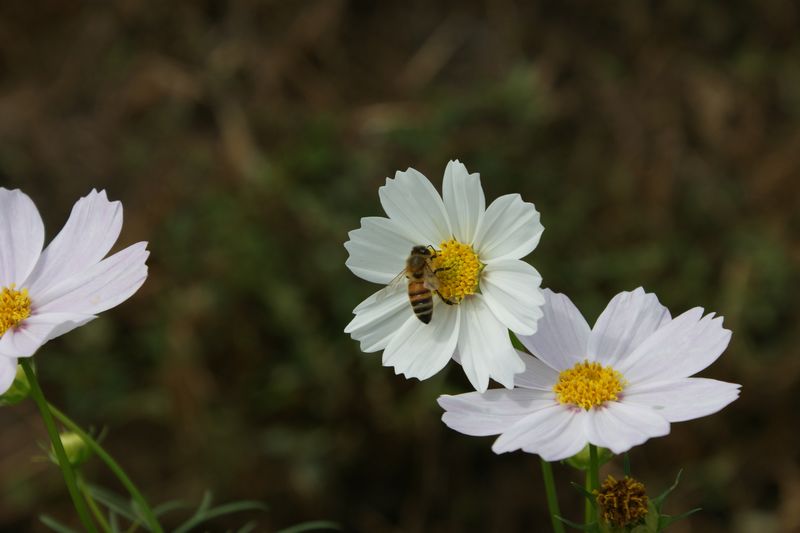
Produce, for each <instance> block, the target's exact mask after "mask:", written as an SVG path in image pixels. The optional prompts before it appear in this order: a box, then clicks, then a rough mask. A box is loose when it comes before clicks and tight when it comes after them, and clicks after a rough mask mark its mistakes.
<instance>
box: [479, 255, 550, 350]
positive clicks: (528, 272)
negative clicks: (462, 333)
mask: <svg viewBox="0 0 800 533" xmlns="http://www.w3.org/2000/svg"><path fill="white" fill-rule="evenodd" d="M541 284H542V276H540V275H539V273H538V272H537V271H536V269H535V268H533V267H532V266H531V265H529V264H528V263H526V262H524V261H520V260H519V259H504V260H499V261H493V262H491V263H489V264H488V265H486V268H485V269H484V270H483V273H482V274H481V294H483V297H484V300H485V301H486V305H488V306H489V309H491V310H492V313H494V316H496V317H497V318H498V320H500V322H502V323H503V325H504V326H505V327H507V328H508V329H510V330H511V331H513V332H514V333H518V334H520V335H532V334H533V333H535V332H536V323H537V322H538V320H539V319H540V318H541V317H542V306H543V305H544V302H545V300H544V295H543V294H542V291H541V290H540V289H539V286H540V285H541Z"/></svg>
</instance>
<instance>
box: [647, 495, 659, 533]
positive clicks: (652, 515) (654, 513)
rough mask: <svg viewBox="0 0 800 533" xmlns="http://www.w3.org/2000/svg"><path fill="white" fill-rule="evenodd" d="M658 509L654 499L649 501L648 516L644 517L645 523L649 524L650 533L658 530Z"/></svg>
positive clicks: (655, 532)
mask: <svg viewBox="0 0 800 533" xmlns="http://www.w3.org/2000/svg"><path fill="white" fill-rule="evenodd" d="M658 519H659V516H658V509H656V506H655V504H654V503H653V500H650V501H649V502H647V516H646V517H645V519H644V524H645V526H647V531H648V533H657V532H658Z"/></svg>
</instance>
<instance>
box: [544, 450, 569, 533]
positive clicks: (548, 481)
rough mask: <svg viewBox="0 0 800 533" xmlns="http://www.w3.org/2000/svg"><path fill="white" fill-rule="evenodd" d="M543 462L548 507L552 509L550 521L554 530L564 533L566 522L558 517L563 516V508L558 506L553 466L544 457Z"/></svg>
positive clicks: (557, 532) (556, 532)
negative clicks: (563, 522) (562, 521)
mask: <svg viewBox="0 0 800 533" xmlns="http://www.w3.org/2000/svg"><path fill="white" fill-rule="evenodd" d="M541 462H542V477H543V478H544V490H545V494H546V495H547V509H548V510H549V511H550V521H551V522H552V523H553V531H554V532H555V533H564V524H562V523H561V520H559V519H558V517H559V516H561V510H559V508H558V495H557V494H556V483H555V481H554V480H553V467H551V466H550V463H548V462H547V461H545V460H544V459H542V460H541Z"/></svg>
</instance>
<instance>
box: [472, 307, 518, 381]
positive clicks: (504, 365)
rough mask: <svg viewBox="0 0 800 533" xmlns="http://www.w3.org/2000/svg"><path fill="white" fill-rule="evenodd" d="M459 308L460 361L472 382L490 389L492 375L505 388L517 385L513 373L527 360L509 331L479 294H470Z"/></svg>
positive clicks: (516, 372)
mask: <svg viewBox="0 0 800 533" xmlns="http://www.w3.org/2000/svg"><path fill="white" fill-rule="evenodd" d="M457 307H459V308H460V309H461V328H460V332H459V339H458V355H459V362H460V363H461V366H463V367H464V372H465V373H466V375H467V378H468V379H469V382H470V383H471V384H472V386H473V387H475V390H477V391H479V392H483V391H485V390H486V389H487V387H488V386H489V378H492V379H494V380H495V381H497V382H498V383H500V384H501V385H503V386H504V387H506V388H512V387H514V375H515V374H518V373H520V372H522V371H523V370H525V363H523V362H522V360H521V359H520V357H519V355H518V354H517V351H516V350H515V349H514V346H513V345H512V344H511V339H510V338H509V336H508V330H507V329H506V328H505V326H503V324H502V323H501V322H500V321H499V320H497V318H496V317H495V316H494V314H493V313H492V312H491V311H490V310H489V308H488V307H487V306H486V304H485V303H484V301H483V296H482V295H480V294H475V295H472V296H469V297H468V298H466V299H465V300H464V301H462V302H461V303H460V304H459V305H458V306H457Z"/></svg>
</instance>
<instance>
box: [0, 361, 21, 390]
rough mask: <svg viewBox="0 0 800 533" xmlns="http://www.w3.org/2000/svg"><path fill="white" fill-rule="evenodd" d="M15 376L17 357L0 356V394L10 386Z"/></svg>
mask: <svg viewBox="0 0 800 533" xmlns="http://www.w3.org/2000/svg"><path fill="white" fill-rule="evenodd" d="M16 377H17V359H16V358H15V357H2V356H0V394H5V393H6V391H8V389H10V388H11V385H12V383H14V379H15V378H16Z"/></svg>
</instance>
